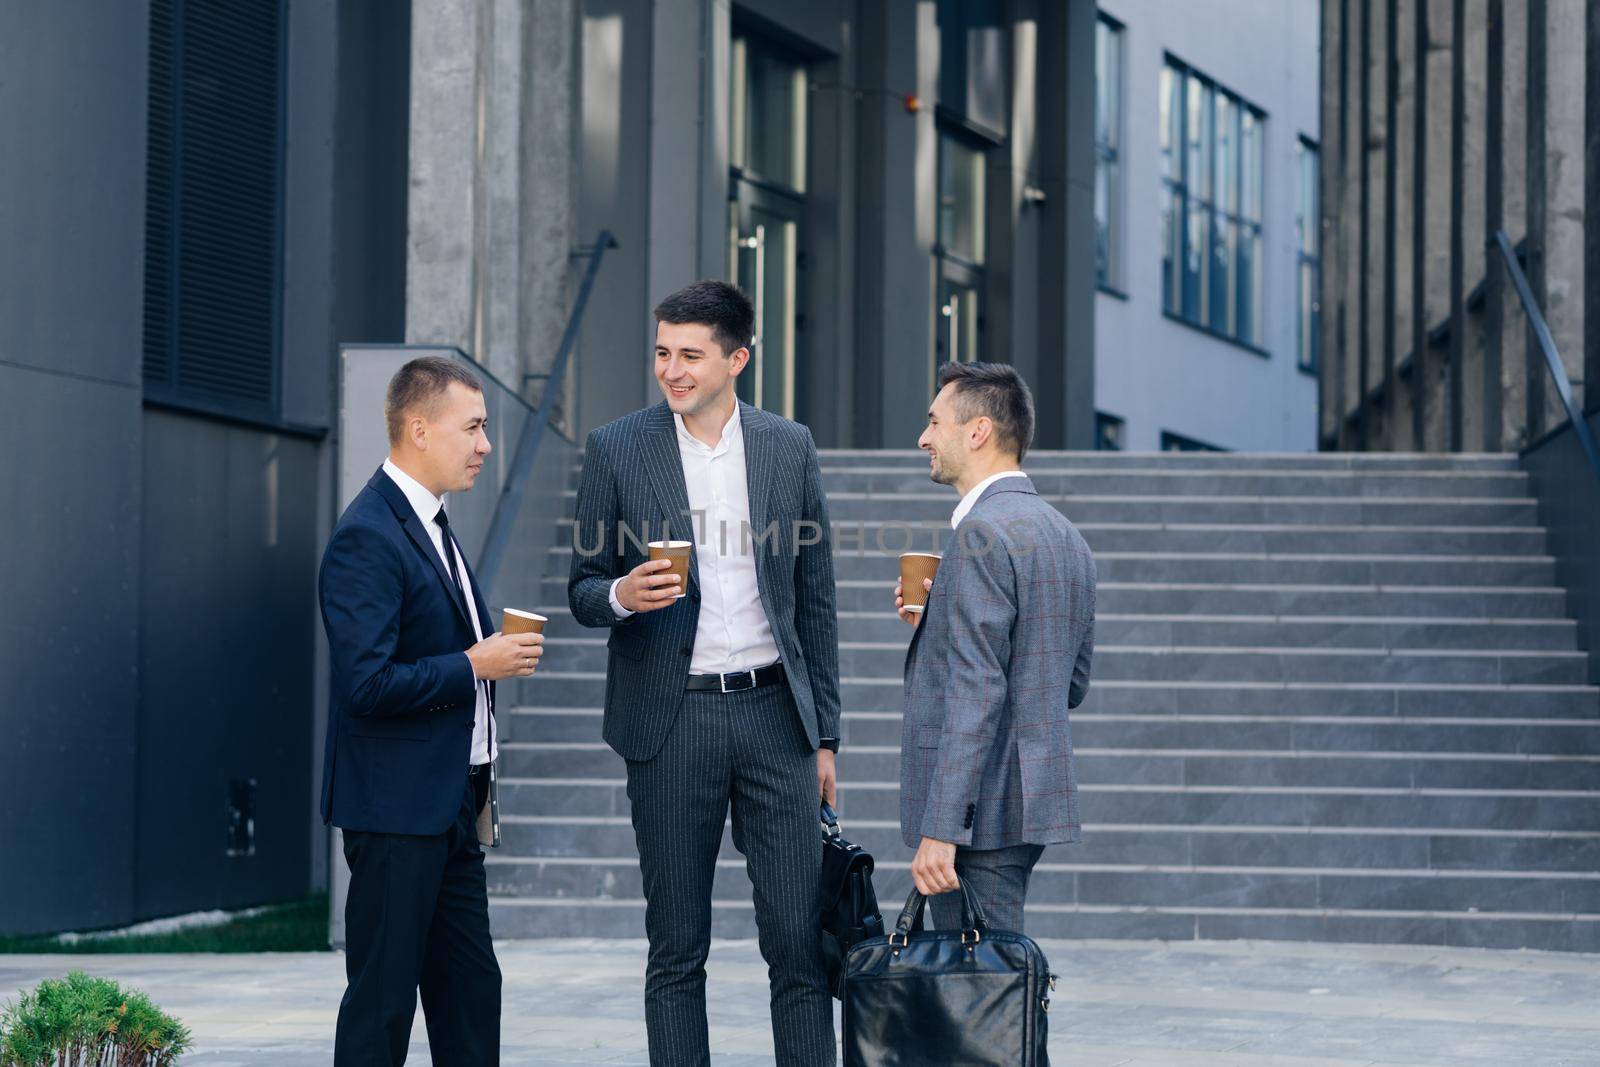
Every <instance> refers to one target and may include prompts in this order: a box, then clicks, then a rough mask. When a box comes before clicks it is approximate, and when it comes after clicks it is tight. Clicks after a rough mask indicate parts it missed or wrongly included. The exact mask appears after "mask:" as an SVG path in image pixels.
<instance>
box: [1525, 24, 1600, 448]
mask: <svg viewBox="0 0 1600 1067" xmlns="http://www.w3.org/2000/svg"><path fill="white" fill-rule="evenodd" d="M1583 8H1584V5H1583V2H1582V0H1548V6H1547V9H1546V10H1547V15H1546V19H1545V29H1546V44H1545V49H1546V51H1545V61H1546V63H1547V64H1548V66H1547V67H1546V75H1547V78H1548V81H1547V84H1548V86H1549V92H1548V94H1547V95H1546V97H1545V149H1546V151H1547V153H1548V162H1547V163H1546V165H1545V182H1546V185H1545V259H1544V278H1545V307H1544V314H1545V319H1546V320H1547V321H1548V322H1549V324H1550V336H1551V337H1552V338H1553V339H1554V340H1555V343H1556V350H1557V351H1559V352H1560V353H1561V361H1562V363H1564V364H1565V365H1566V371H1567V377H1568V378H1570V379H1572V380H1574V381H1579V380H1582V379H1583V377H1584V366H1583V363H1584V355H1583V329H1584V326H1583V323H1584V314H1585V311H1586V308H1585V300H1584V297H1585V291H1586V289H1587V288H1588V286H1587V285H1586V284H1585V282H1586V280H1587V278H1586V275H1585V273H1584V210H1583V208H1584V182H1585V177H1586V169H1587V168H1586V167H1585V166H1584V152H1585V146H1584V139H1585V133H1584V111H1585V102H1584V96H1583V94H1582V93H1580V92H1578V91H1577V87H1578V86H1581V85H1583V84H1584V65H1585V64H1584V50H1585V43H1584V33H1583V30H1584V12H1583ZM1591 222H1593V224H1594V225H1597V226H1600V219H1593V220H1591ZM1532 356H1533V357H1537V358H1540V359H1542V358H1543V357H1542V356H1539V355H1538V353H1537V352H1535V353H1533V354H1532ZM1577 391H1578V387H1574V392H1577ZM1544 396H1545V400H1546V407H1545V425H1546V426H1557V425H1559V424H1560V423H1561V422H1562V420H1564V419H1565V418H1566V410H1565V409H1564V408H1563V407H1562V405H1561V398H1560V396H1559V395H1558V394H1557V392H1556V390H1555V389H1553V388H1547V389H1546V390H1545V392H1544Z"/></svg>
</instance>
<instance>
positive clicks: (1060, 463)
mask: <svg viewBox="0 0 1600 1067" xmlns="http://www.w3.org/2000/svg"><path fill="white" fill-rule="evenodd" d="M817 454H818V458H819V460H820V462H821V465H822V467H823V469H824V470H836V469H840V468H859V467H873V468H878V467H914V468H916V469H917V470H919V471H920V470H921V469H922V468H923V467H925V466H927V464H928V454H927V453H926V452H923V451H922V450H920V449H916V448H886V449H851V448H823V449H819V450H818V453H817ZM1028 466H1029V468H1030V469H1031V468H1033V467H1043V468H1056V467H1067V466H1070V467H1080V468H1093V469H1097V470H1116V471H1127V470H1173V471H1181V472H1189V473H1195V472H1198V471H1205V470H1223V471H1227V470H1239V469H1249V470H1293V471H1307V472H1315V471H1320V470H1331V471H1356V472H1360V473H1365V472H1379V473H1382V472H1386V471H1452V470H1465V471H1485V470H1487V471H1520V470H1521V469H1522V467H1521V465H1520V463H1519V461H1518V459H1517V457H1516V456H1515V455H1512V454H1508V453H1505V452H1456V453H1440V452H1098V451H1096V452H1084V451H1070V450H1061V449H1052V450H1046V451H1041V450H1037V449H1035V450H1030V451H1029V452H1028Z"/></svg>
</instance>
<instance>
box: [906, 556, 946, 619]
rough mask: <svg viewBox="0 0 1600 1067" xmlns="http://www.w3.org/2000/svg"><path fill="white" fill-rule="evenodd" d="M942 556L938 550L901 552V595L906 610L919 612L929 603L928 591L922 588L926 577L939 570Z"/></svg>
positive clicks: (913, 612)
mask: <svg viewBox="0 0 1600 1067" xmlns="http://www.w3.org/2000/svg"><path fill="white" fill-rule="evenodd" d="M940 558H941V557H940V556H939V555H938V553H936V552H902V553H900V596H901V597H902V598H903V599H904V600H905V603H906V610H907V611H909V612H911V614H913V615H916V614H919V613H920V612H921V611H922V609H923V607H924V606H926V604H927V603H928V591H927V590H926V589H924V588H922V580H923V579H924V578H932V577H933V576H934V574H935V573H936V572H937V571H938V570H939V560H940Z"/></svg>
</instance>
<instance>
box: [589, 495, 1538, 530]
mask: <svg viewBox="0 0 1600 1067" xmlns="http://www.w3.org/2000/svg"><path fill="white" fill-rule="evenodd" d="M576 497H577V493H576V492H573V493H572V494H571V496H570V497H569V501H575V500H576ZM827 497H828V517H829V519H831V520H832V521H834V522H859V521H861V520H867V519H881V518H883V517H884V516H885V515H896V516H903V517H905V518H908V519H918V520H928V521H935V520H937V521H948V520H949V518H950V514H951V512H952V511H954V510H955V504H956V501H957V499H958V498H957V497H956V495H955V492H954V491H953V490H950V489H945V488H943V487H936V488H935V490H934V491H932V492H903V493H867V492H851V491H836V492H832V491H831V492H829V493H828V494H827ZM1043 499H1044V500H1045V501H1047V502H1048V503H1050V504H1051V505H1053V506H1054V507H1055V508H1056V510H1057V511H1060V512H1061V513H1062V514H1063V515H1066V516H1067V517H1068V518H1070V519H1071V520H1072V521H1073V523H1074V524H1077V525H1079V526H1080V527H1081V526H1083V525H1094V524H1100V523H1119V522H1137V523H1151V522H1157V523H1263V524H1270V523H1306V524H1313V525H1345V524H1352V523H1374V524H1380V525H1398V526H1454V525H1471V526H1517V527H1531V526H1537V525H1538V515H1539V506H1538V505H1539V502H1538V500H1537V498H1534V497H1390V498H1376V499H1373V498H1363V497H1350V496H1344V497H1339V496H1333V497H1317V496H1210V497H1182V496H1161V495H1134V494H1126V493H1116V494H1106V495H1093V494H1089V493H1066V494H1060V495H1055V496H1045V497H1043ZM567 514H568V516H569V517H570V515H571V509H570V505H569V509H568V513H567Z"/></svg>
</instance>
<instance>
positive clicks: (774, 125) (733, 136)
mask: <svg viewBox="0 0 1600 1067" xmlns="http://www.w3.org/2000/svg"><path fill="white" fill-rule="evenodd" d="M729 82H730V84H729V101H728V104H729V107H728V110H729V114H730V118H731V121H730V123H729V126H730V128H729V131H728V133H729V145H728V150H729V153H728V154H729V158H730V160H731V162H732V164H733V166H735V167H737V168H739V169H740V170H742V171H747V172H749V173H750V174H751V175H753V176H755V177H758V178H763V179H765V180H766V181H769V182H772V183H774V184H777V185H782V186H786V187H788V188H790V189H793V190H795V191H796V192H804V191H805V187H806V154H805V128H806V71H805V67H803V66H802V65H800V64H799V63H796V62H793V61H791V60H789V59H788V58H787V57H784V56H781V55H778V54H776V53H775V52H773V51H770V50H768V49H763V48H760V47H753V46H752V45H751V43H750V41H749V39H748V38H746V37H735V38H734V39H733V69H732V71H731V77H730V79H729Z"/></svg>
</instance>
